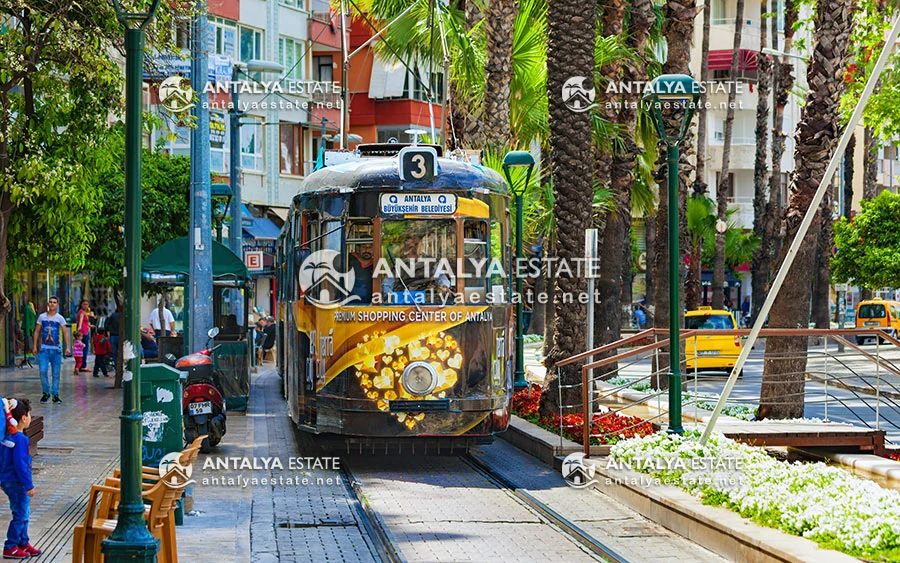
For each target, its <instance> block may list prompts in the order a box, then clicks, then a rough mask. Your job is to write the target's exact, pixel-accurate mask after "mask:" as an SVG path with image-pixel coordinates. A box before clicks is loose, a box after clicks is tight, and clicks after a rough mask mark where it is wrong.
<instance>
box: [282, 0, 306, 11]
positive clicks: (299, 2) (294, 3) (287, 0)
mask: <svg viewBox="0 0 900 563" xmlns="http://www.w3.org/2000/svg"><path fill="white" fill-rule="evenodd" d="M278 3H279V4H281V5H282V6H288V7H290V8H296V9H298V10H305V9H306V0H278Z"/></svg>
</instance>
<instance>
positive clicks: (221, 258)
mask: <svg viewBox="0 0 900 563" xmlns="http://www.w3.org/2000/svg"><path fill="white" fill-rule="evenodd" d="M212 261H213V278H215V279H222V278H234V279H250V274H249V272H247V267H246V266H245V265H244V261H243V260H241V259H240V258H238V256H237V255H236V254H235V253H234V252H232V251H231V250H230V249H229V248H228V247H227V246H225V245H223V244H219V243H218V242H216V241H212ZM143 271H144V273H149V274H185V275H188V276H190V273H191V246H190V241H189V240H188V237H181V238H177V239H174V240H170V241H169V242H167V243H165V244H163V245H162V246H160V247H159V248H157V249H156V250H154V251H153V252H151V253H150V256H147V258H145V259H144V264H143Z"/></svg>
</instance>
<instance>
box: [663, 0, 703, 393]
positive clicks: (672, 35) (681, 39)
mask: <svg viewBox="0 0 900 563" xmlns="http://www.w3.org/2000/svg"><path fill="white" fill-rule="evenodd" d="M696 15H697V2H696V0H668V1H667V2H666V3H665V5H664V6H663V17H664V18H665V21H664V23H663V28H662V32H663V35H664V36H665V38H666V41H667V43H668V57H667V59H666V62H665V63H664V64H663V68H662V73H663V74H678V73H681V74H690V61H691V41H692V39H693V35H694V18H695V16H696ZM680 124H681V115H680V114H679V115H671V116H668V119H667V122H666V128H667V129H668V130H677V128H678V126H679V125H680ZM693 145H694V139H693V137H692V133H689V134H688V135H687V138H685V139H684V141H682V142H681V162H680V164H679V168H678V169H679V174H678V176H679V179H678V192H679V207H680V208H682V209H681V210H680V213H679V215H680V216H681V220H680V221H679V229H680V234H682V235H686V234H687V229H686V228H685V227H684V225H683V223H684V209H683V208H684V203H682V202H684V201H685V198H684V194H685V193H686V190H687V186H688V185H689V184H690V173H691V171H692V170H691V168H692V165H691V161H690V160H689V156H690V153H691V152H692V151H693ZM658 149H659V157H658V158H657V161H656V162H657V168H656V172H655V174H654V175H655V177H656V182H657V184H658V185H659V186H661V188H660V190H659V193H660V198H659V205H658V207H657V212H656V232H655V237H656V240H655V242H656V244H655V245H654V246H655V248H654V257H653V267H654V273H653V284H654V287H653V294H654V313H653V314H654V326H656V327H661V328H667V327H668V326H669V307H670V303H669V284H670V283H681V276H680V275H679V279H677V280H670V279H669V276H668V268H667V264H668V252H667V248H668V246H667V244H668V243H667V241H668V232H669V230H668V224H667V216H668V203H667V201H666V200H667V198H666V196H665V191H666V190H665V187H664V186H666V185H667V181H666V180H667V179H666V150H665V145H664V144H663V143H660V145H659V147H658ZM682 244H683V243H682ZM683 248H686V246H684V247H683ZM674 305H675V310H676V311H678V312H679V314H680V313H681V311H682V307H681V304H680V303H679V304H674ZM662 352H666V353H662ZM667 352H668V351H667V350H662V351H661V354H660V362H659V366H658V369H659V370H660V371H661V370H664V369H665V368H666V367H668V365H669V355H668V353H667ZM654 383H658V384H659V385H660V388H662V387H666V386H667V385H668V378H661V380H660V381H659V382H654Z"/></svg>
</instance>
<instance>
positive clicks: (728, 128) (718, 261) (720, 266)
mask: <svg viewBox="0 0 900 563" xmlns="http://www.w3.org/2000/svg"><path fill="white" fill-rule="evenodd" d="M743 29H744V0H737V7H736V8H735V16H734V43H733V47H732V49H731V79H732V83H731V88H729V89H728V109H727V110H726V111H725V140H724V143H723V146H722V171H721V173H720V175H719V182H718V185H716V210H717V215H718V217H719V221H724V220H725V215H726V213H727V212H728V190H729V189H731V190H733V189H734V186H733V185H732V184H731V176H730V175H729V169H730V167H731V137H732V135H733V134H734V105H735V104H734V101H735V99H736V96H737V87H736V85H737V75H738V68H739V66H738V65H739V64H740V60H741V35H742V31H743ZM712 306H713V308H714V309H721V308H723V307H724V306H725V233H719V234H717V236H716V256H715V260H713V279H712Z"/></svg>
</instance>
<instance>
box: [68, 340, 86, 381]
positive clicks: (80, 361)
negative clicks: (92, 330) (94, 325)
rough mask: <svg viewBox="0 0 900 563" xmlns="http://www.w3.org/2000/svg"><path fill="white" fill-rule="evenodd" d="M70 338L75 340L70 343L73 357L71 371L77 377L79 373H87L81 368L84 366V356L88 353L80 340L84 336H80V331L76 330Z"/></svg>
mask: <svg viewBox="0 0 900 563" xmlns="http://www.w3.org/2000/svg"><path fill="white" fill-rule="evenodd" d="M72 337H73V338H74V340H75V341H74V342H73V343H72V355H73V356H75V370H74V371H73V373H74V374H75V375H78V372H79V371H87V370H82V369H81V366H83V365H84V364H85V361H84V358H85V354H87V353H88V352H87V346H85V345H84V341H83V340H82V339H83V338H84V335H83V334H81V331H80V330H76V331H75V334H74V335H72Z"/></svg>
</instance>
